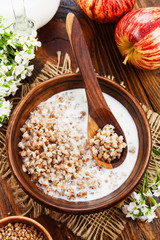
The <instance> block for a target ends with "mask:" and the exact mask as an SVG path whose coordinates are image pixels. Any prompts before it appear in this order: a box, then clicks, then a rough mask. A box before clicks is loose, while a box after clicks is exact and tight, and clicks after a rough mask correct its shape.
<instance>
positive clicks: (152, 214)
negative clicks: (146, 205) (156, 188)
mask: <svg viewBox="0 0 160 240" xmlns="http://www.w3.org/2000/svg"><path fill="white" fill-rule="evenodd" d="M156 208H157V207H156V206H153V207H151V211H150V212H149V213H148V215H147V222H152V220H153V219H154V218H157V215H156V213H155V210H156Z"/></svg>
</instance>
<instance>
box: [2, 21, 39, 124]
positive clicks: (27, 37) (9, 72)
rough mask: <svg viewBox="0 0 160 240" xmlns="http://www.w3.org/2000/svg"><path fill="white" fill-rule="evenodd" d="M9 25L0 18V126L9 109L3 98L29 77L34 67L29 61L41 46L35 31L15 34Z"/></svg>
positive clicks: (7, 102) (13, 92) (12, 92)
mask: <svg viewBox="0 0 160 240" xmlns="http://www.w3.org/2000/svg"><path fill="white" fill-rule="evenodd" d="M10 24H11V23H10V22H8V21H6V20H5V19H3V18H2V17H0V39H2V37H3V43H4V44H3V45H2V46H1V47H0V126H2V122H3V121H4V120H5V119H6V118H7V117H8V116H9V114H10V109H11V104H10V103H9V101H6V100H5V99H4V97H8V96H9V95H10V94H12V95H14V94H15V93H16V91H17V89H18V87H19V86H20V85H21V83H20V82H21V80H23V79H25V78H26V77H27V76H31V74H32V71H33V69H34V67H33V65H31V66H30V61H31V60H32V59H34V58H35V54H34V50H35V48H36V47H38V46H40V45H41V43H40V42H39V41H37V39H36V35H37V32H36V31H35V30H34V31H32V33H31V34H28V33H27V34H26V33H22V32H16V31H15V29H14V27H13V24H11V25H10ZM6 33H7V34H6ZM5 104H6V105H5ZM7 104H8V105H7ZM9 104H10V105H9ZM7 106H8V107H7Z"/></svg>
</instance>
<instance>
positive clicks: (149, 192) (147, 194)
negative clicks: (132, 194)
mask: <svg viewBox="0 0 160 240" xmlns="http://www.w3.org/2000/svg"><path fill="white" fill-rule="evenodd" d="M143 194H144V196H146V197H153V194H152V192H151V190H150V189H148V191H147V192H146V193H143Z"/></svg>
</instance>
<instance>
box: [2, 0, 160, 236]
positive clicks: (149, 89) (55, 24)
mask: <svg viewBox="0 0 160 240" xmlns="http://www.w3.org/2000/svg"><path fill="white" fill-rule="evenodd" d="M151 6H160V2H159V0H137V4H136V8H139V7H151ZM70 11H71V12H73V13H74V14H75V15H76V16H77V17H78V19H79V21H80V23H81V26H82V28H83V32H84V35H85V39H86V41H87V45H88V47H89V51H90V55H91V58H92V62H93V65H94V67H95V69H96V71H97V72H98V73H99V74H100V75H114V77H115V80H116V82H119V83H120V82H122V81H123V82H124V83H125V85H126V87H127V89H128V90H129V91H130V92H131V93H132V95H133V96H135V97H136V98H137V99H138V100H139V101H140V102H142V103H143V104H145V105H146V106H148V107H149V108H150V109H153V110H154V111H156V112H158V113H160V107H159V106H160V98H159V95H160V87H159V85H160V69H157V70H154V71H142V70H138V69H135V68H133V67H132V66H124V65H123V64H122V58H121V55H120V53H119V52H118V49H117V47H116V45H115V42H114V30H115V27H116V23H110V24H102V23H97V22H94V21H92V20H90V19H88V18H87V17H86V16H85V15H84V13H83V12H82V11H81V10H80V8H79V7H78V5H77V3H76V1H75V0H61V4H60V8H59V10H58V12H57V14H56V15H55V17H54V18H53V19H52V20H51V21H50V22H49V23H48V24H47V25H46V26H45V27H43V28H41V29H40V30H39V31H38V36H39V39H40V40H41V41H42V48H41V49H39V50H38V52H37V54H36V60H35V70H34V73H33V75H32V77H31V78H30V80H29V82H31V81H32V80H33V79H34V78H35V76H36V75H37V74H38V73H39V71H40V69H41V68H42V67H43V65H44V63H45V62H46V61H47V60H50V61H51V62H54V63H55V62H56V60H57V53H56V52H57V51H61V52H62V56H63V57H64V54H65V53H66V52H67V53H69V55H70V57H71V59H72V68H73V71H74V70H75V69H76V68H77V64H76V60H75V58H74V56H73V53H72V50H71V47H70V43H69V39H68V36H67V33H66V29H65V19H66V15H67V13H68V12H70ZM62 60H63V59H62ZM0 193H1V194H0V195H1V197H0V216H1V217H4V216H7V215H14V214H20V210H19V208H18V206H16V205H15V203H14V201H13V198H12V194H11V192H10V189H9V188H8V187H7V185H6V182H5V181H4V180H2V179H0ZM157 216H158V219H155V220H154V221H153V222H152V223H141V222H137V221H132V220H130V219H128V221H127V224H126V226H125V229H124V231H123V232H122V233H121V235H120V236H119V237H118V240H128V239H129V240H148V239H149V240H159V239H160V213H159V211H157ZM38 221H39V222H41V223H42V224H43V225H44V226H46V228H48V230H49V231H50V233H51V234H52V236H53V239H54V240H57V239H59V240H67V239H68V240H73V239H74V240H78V239H80V238H79V237H76V236H75V235H74V234H73V233H72V232H71V231H70V230H68V229H67V227H66V225H65V224H61V223H57V222H55V221H53V220H52V219H50V218H49V217H47V216H41V217H40V218H38ZM104 240H107V238H105V237H104Z"/></svg>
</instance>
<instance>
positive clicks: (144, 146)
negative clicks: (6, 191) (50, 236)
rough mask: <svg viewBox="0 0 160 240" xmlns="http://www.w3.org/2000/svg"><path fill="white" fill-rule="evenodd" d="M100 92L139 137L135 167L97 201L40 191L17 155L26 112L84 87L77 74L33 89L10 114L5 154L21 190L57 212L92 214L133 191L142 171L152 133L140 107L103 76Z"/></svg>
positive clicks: (148, 152) (121, 88) (44, 83)
mask: <svg viewBox="0 0 160 240" xmlns="http://www.w3.org/2000/svg"><path fill="white" fill-rule="evenodd" d="M98 80H99V83H100V86H101V88H102V91H103V92H105V93H108V94H110V95H111V96H113V97H114V98H115V99H117V100H118V101H119V102H121V103H122V104H123V105H124V106H125V107H126V109H128V111H129V113H130V114H131V116H132V118H133V119H134V121H135V124H136V126H137V130H138V136H139V152H138V157H137V160H136V164H135V166H134V169H133V170H132V172H131V174H130V176H129V177H128V179H127V180H126V181H125V182H124V183H123V184H122V185H121V186H120V187H119V188H118V189H117V190H115V191H114V192H112V193H111V194H109V195H107V196H105V197H102V198H100V199H97V200H92V201H87V202H70V201H66V200H63V199H59V198H52V197H50V196H48V195H46V194H44V192H43V191H42V190H40V189H39V188H38V187H37V186H36V185H35V183H34V182H32V181H31V179H30V176H29V175H28V174H27V173H24V172H23V170H22V160H21V157H20V156H19V154H18V152H19V148H18V143H19V142H20V140H21V137H22V135H21V132H20V128H21V127H22V126H23V124H24V123H25V121H26V119H27V118H28V116H29V113H30V112H31V111H33V109H34V107H36V106H37V105H39V104H40V103H41V102H42V101H45V100H47V99H48V98H50V97H51V96H52V95H54V94H56V93H59V92H61V91H64V90H68V89H75V88H82V87H84V84H83V81H82V77H81V76H80V74H68V75H62V76H58V77H55V78H52V79H50V80H48V81H46V82H43V83H41V84H40V85H38V86H36V87H35V88H34V89H32V90H31V91H30V92H29V93H28V94H27V95H26V96H25V97H24V98H23V99H22V101H21V102H20V103H19V104H18V106H17V108H16V109H15V111H14V112H13V114H12V117H11V120H10V123H9V126H8V130H7V155H8V160H9V162H10V165H11V168H12V170H13V173H14V175H15V176H16V178H17V180H18V181H19V183H20V184H21V185H22V187H23V188H24V190H25V191H26V192H27V193H28V194H29V195H30V196H31V197H32V198H34V199H35V200H36V201H38V202H39V203H41V204H42V205H45V206H47V207H49V208H52V209H54V210H57V211H61V212H66V213H71V214H86V213H93V212H97V211H99V210H102V209H105V208H107V207H110V206H113V205H114V204H116V203H118V202H120V201H122V200H123V199H124V198H125V197H126V196H127V195H128V194H129V193H131V192H132V191H133V189H134V188H135V187H136V185H137V184H138V183H139V181H140V179H141V178H142V176H143V174H144V173H145V171H146V169H147V166H148V163H149V158H150V153H151V145H152V144H151V132H150V127H149V124H148V121H147V118H146V116H145V113H144V111H143V109H142V108H141V106H140V104H139V103H138V101H137V100H136V99H135V98H133V97H132V96H131V94H130V93H128V92H127V91H126V90H125V89H124V88H123V87H121V86H119V85H118V84H116V83H115V82H114V81H112V80H109V79H107V78H104V77H98Z"/></svg>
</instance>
